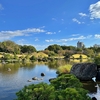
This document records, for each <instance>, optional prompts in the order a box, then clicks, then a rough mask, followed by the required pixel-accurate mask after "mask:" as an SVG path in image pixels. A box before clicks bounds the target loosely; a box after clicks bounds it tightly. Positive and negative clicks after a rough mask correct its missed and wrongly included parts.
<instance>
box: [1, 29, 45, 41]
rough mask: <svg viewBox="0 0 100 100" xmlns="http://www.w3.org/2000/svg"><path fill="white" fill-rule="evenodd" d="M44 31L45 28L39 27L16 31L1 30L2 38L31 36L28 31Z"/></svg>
mask: <svg viewBox="0 0 100 100" xmlns="http://www.w3.org/2000/svg"><path fill="white" fill-rule="evenodd" d="M42 32H45V30H43V29H39V28H28V29H25V30H15V31H1V32H0V40H7V39H10V38H12V37H16V36H29V34H28V33H42Z"/></svg>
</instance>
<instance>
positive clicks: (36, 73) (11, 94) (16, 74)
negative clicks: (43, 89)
mask: <svg viewBox="0 0 100 100" xmlns="http://www.w3.org/2000/svg"><path fill="white" fill-rule="evenodd" d="M8 68H10V69H11V71H8V70H7V69H8ZM42 72H43V73H45V76H44V77H43V78H42V80H38V81H36V80H32V78H33V77H38V78H41V73H42ZM53 77H56V69H54V68H49V67H48V65H46V64H34V63H31V64H5V65H0V100H13V99H14V98H16V95H15V93H16V92H17V91H18V90H20V89H22V88H23V87H24V86H25V85H29V84H36V83H38V82H46V83H49V79H50V78H53ZM28 80H32V81H31V82H28Z"/></svg>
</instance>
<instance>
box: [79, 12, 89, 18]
mask: <svg viewBox="0 0 100 100" xmlns="http://www.w3.org/2000/svg"><path fill="white" fill-rule="evenodd" d="M79 15H80V16H81V17H86V16H87V15H86V14H85V13H79Z"/></svg>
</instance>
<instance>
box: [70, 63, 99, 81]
mask: <svg viewBox="0 0 100 100" xmlns="http://www.w3.org/2000/svg"><path fill="white" fill-rule="evenodd" d="M70 73H71V74H74V75H75V76H76V77H77V78H78V79H80V80H83V81H89V80H91V79H92V78H93V77H96V76H97V65H96V64H94V63H78V64H75V65H73V66H72V68H71V71H70Z"/></svg>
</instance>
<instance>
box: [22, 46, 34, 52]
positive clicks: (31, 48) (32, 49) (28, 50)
mask: <svg viewBox="0 0 100 100" xmlns="http://www.w3.org/2000/svg"><path fill="white" fill-rule="evenodd" d="M21 52H22V53H33V52H36V49H35V47H33V46H31V45H29V46H28V45H24V46H21Z"/></svg>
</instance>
